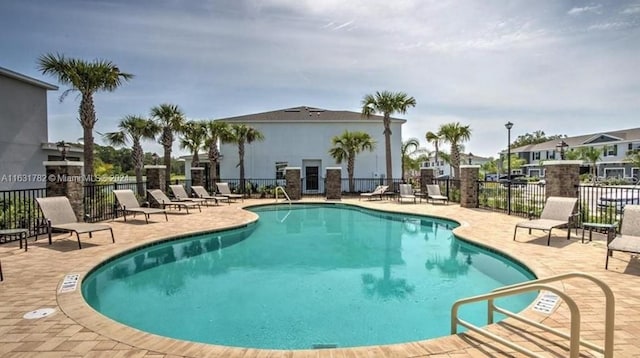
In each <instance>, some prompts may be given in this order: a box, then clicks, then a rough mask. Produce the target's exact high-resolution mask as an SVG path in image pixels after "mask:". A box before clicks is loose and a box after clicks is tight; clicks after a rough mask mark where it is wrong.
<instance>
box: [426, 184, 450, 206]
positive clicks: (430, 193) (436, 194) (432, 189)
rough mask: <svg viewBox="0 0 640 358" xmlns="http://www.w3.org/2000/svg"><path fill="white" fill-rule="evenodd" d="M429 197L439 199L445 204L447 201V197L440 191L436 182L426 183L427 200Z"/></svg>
mask: <svg viewBox="0 0 640 358" xmlns="http://www.w3.org/2000/svg"><path fill="white" fill-rule="evenodd" d="M429 199H431V200H432V201H433V200H441V201H443V202H444V203H445V204H447V203H448V202H449V197H448V196H446V195H442V193H440V185H438V184H428V185H427V202H429Z"/></svg>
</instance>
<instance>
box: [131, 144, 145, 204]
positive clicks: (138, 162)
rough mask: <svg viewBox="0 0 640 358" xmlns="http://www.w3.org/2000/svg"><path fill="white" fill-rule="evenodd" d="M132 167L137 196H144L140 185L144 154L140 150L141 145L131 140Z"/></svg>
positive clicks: (142, 187)
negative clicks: (134, 174)
mask: <svg viewBox="0 0 640 358" xmlns="http://www.w3.org/2000/svg"><path fill="white" fill-rule="evenodd" d="M132 154H133V166H134V171H135V173H136V183H137V184H136V190H137V191H138V195H139V196H143V194H144V186H143V184H142V165H143V159H144V152H143V150H142V145H140V141H139V140H138V139H134V140H133V153H132Z"/></svg>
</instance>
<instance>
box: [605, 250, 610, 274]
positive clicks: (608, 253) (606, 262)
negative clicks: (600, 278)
mask: <svg viewBox="0 0 640 358" xmlns="http://www.w3.org/2000/svg"><path fill="white" fill-rule="evenodd" d="M609 255H611V250H609V249H607V259H606V260H605V262H604V269H605V270H607V269H608V268H609Z"/></svg>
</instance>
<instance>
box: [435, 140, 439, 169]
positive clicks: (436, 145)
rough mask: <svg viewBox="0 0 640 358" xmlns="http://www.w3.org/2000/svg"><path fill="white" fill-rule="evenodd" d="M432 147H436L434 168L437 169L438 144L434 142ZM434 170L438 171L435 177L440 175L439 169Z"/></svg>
mask: <svg viewBox="0 0 640 358" xmlns="http://www.w3.org/2000/svg"><path fill="white" fill-rule="evenodd" d="M434 146H435V147H436V156H435V159H436V162H435V164H436V167H438V152H439V150H438V142H435V143H434ZM436 170H437V171H438V172H437V173H435V174H436V176H438V175H440V169H437V168H436Z"/></svg>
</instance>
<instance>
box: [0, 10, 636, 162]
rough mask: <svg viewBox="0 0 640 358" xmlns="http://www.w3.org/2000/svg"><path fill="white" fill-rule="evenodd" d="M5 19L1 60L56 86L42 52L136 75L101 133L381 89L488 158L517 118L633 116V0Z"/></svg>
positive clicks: (613, 123) (550, 123) (334, 101)
mask: <svg viewBox="0 0 640 358" xmlns="http://www.w3.org/2000/svg"><path fill="white" fill-rule="evenodd" d="M0 31H1V33H2V36H0V49H1V50H0V66H2V67H5V68H8V69H10V70H13V71H16V72H19V73H22V74H25V75H27V76H31V77H34V78H36V79H40V80H43V81H46V82H49V83H52V84H55V85H59V84H58V83H57V82H56V80H55V78H54V77H51V76H48V75H46V76H45V75H43V74H42V73H40V72H39V71H38V68H37V59H38V58H39V57H40V56H42V55H43V54H46V53H59V54H64V55H65V56H67V57H76V58H81V59H85V60H88V61H91V60H94V59H106V60H109V61H112V62H113V63H114V64H116V65H117V66H118V67H119V69H120V70H121V71H123V72H128V73H131V74H134V75H135V78H133V79H132V80H131V81H129V82H127V83H125V84H124V85H123V86H122V87H120V88H118V89H117V90H116V91H115V92H100V93H97V94H96V95H95V96H94V100H95V106H96V112H97V117H98V122H97V124H96V128H95V130H96V131H97V132H99V133H105V132H111V131H115V130H116V128H117V124H118V122H119V120H120V119H122V118H123V117H124V116H126V115H131V114H133V115H148V113H149V110H150V108H151V107H153V106H156V105H159V104H161V103H172V104H177V105H178V106H179V107H180V108H181V109H182V110H183V111H184V113H185V114H186V116H187V117H188V118H189V119H218V118H224V117H230V116H237V115H244V114H252V113H259V112H264V111H271V110H277V109H284V108H290V107H297V106H310V107H318V108H324V109H329V110H350V111H356V112H359V111H360V110H361V101H362V98H363V97H364V96H365V95H366V94H371V93H375V92H376V91H382V90H389V91H403V92H406V93H407V94H409V95H410V96H413V97H414V98H415V99H416V102H417V105H416V107H415V108H410V109H409V110H408V111H407V113H406V114H404V115H397V116H396V117H400V118H405V119H407V123H406V124H405V125H404V126H403V130H402V131H403V132H402V136H403V139H405V140H406V139H408V138H412V137H414V138H417V139H419V140H420V142H421V143H422V145H423V146H424V147H426V148H428V149H433V147H432V146H431V145H430V144H427V143H426V140H425V139H424V136H425V133H426V132H427V131H437V130H438V128H439V127H440V125H442V124H445V123H452V122H459V123H461V124H462V125H469V126H470V128H471V131H472V137H471V140H470V141H468V142H466V143H464V145H465V149H466V151H467V152H472V153H473V154H474V155H480V156H487V157H488V156H494V157H495V156H496V155H497V153H498V152H499V151H500V150H502V149H504V148H506V145H507V130H506V128H505V126H504V124H505V123H507V122H509V121H510V122H513V123H514V126H513V129H512V130H511V138H512V139H515V138H516V137H517V136H519V135H523V134H526V133H532V132H534V131H536V130H542V131H544V132H545V133H546V134H547V135H555V134H560V135H568V136H573V135H582V134H590V133H597V132H601V131H610V130H618V129H625V128H635V127H639V126H640V125H639V124H640V123H639V120H638V119H639V117H638V114H639V113H640V71H639V70H638V68H640V0H633V1H565V0H540V1H527V0H521V1H518V0H485V1H471V0H466V1H463V0H460V1H448V0H433V1H431V0H394V1H388V0H348V1H345V0H340V1H338V0H190V1H187V0H136V1H129V0H56V1H50V0H2V1H1V2H0ZM59 87H60V90H59V91H54V92H49V97H48V111H49V141H52V142H55V141H59V140H66V141H77V140H78V138H80V137H82V127H81V126H80V124H79V123H78V121H77V118H78V105H79V102H80V100H79V97H77V96H76V95H75V94H71V95H69V96H67V98H65V99H64V101H63V102H60V101H59V97H60V94H61V93H62V92H63V91H64V90H65V89H67V87H65V86H61V85H59ZM381 130H382V128H381ZM310 135H312V134H310ZM96 139H97V140H96V142H97V143H99V144H103V142H102V140H101V139H100V136H99V135H96ZM144 148H145V150H146V151H157V152H158V153H160V152H161V147H160V146H159V145H158V144H156V143H152V142H146V143H144ZM175 150H177V151H178V154H185V151H181V150H179V148H178V147H177V144H176V145H175Z"/></svg>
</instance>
